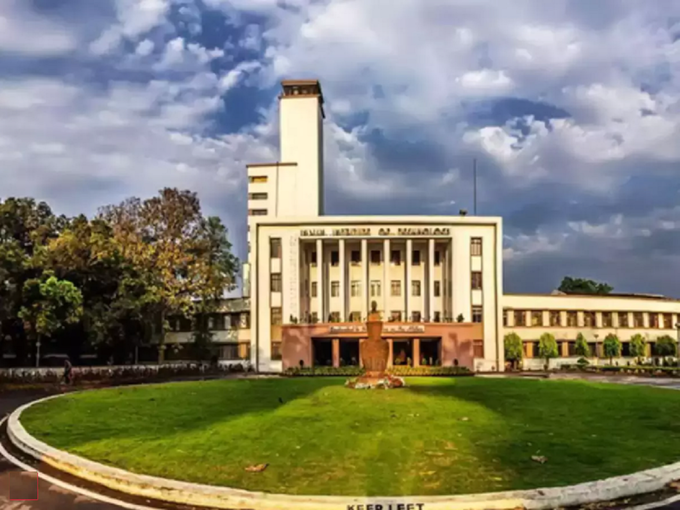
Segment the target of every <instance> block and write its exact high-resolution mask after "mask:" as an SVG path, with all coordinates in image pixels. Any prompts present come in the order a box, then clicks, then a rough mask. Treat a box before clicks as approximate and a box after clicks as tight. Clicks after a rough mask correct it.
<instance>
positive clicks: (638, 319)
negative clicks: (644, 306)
mask: <svg viewBox="0 0 680 510" xmlns="http://www.w3.org/2000/svg"><path fill="white" fill-rule="evenodd" d="M633 327H635V328H644V327H645V320H644V317H643V316H642V312H633Z"/></svg>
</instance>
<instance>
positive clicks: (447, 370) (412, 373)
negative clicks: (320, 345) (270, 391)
mask: <svg viewBox="0 0 680 510" xmlns="http://www.w3.org/2000/svg"><path fill="white" fill-rule="evenodd" d="M387 373H389V374H391V375H396V376H399V377H419V376H426V377H436V376H446V377H451V376H459V375H472V372H470V370H469V369H468V368H467V367H460V366H459V367H439V366H436V367H429V366H428V367H409V366H395V367H392V368H389V369H388V370H387ZM285 374H286V375H289V376H293V377H311V376H317V377H318V376H343V377H357V376H360V375H363V374H364V369H363V368H361V367H317V368H314V367H306V368H299V367H293V368H289V369H288V370H286V372H285Z"/></svg>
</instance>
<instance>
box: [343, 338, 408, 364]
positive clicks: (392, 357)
mask: <svg viewBox="0 0 680 510" xmlns="http://www.w3.org/2000/svg"><path fill="white" fill-rule="evenodd" d="M411 341H412V342H413V353H412V355H413V359H412V362H413V366H414V367H419V366H420V338H413V339H412V340H411ZM332 342H333V366H334V367H335V368H338V367H339V366H340V339H339V338H334V339H333V340H332ZM363 343H364V341H363V340H359V366H362V367H363V366H364V364H363V363H362V362H361V346H362V344H363ZM387 343H388V345H389V346H390V354H389V357H388V359H387V367H388V368H390V367H392V360H393V359H394V350H393V349H394V341H393V340H392V339H391V338H388V339H387Z"/></svg>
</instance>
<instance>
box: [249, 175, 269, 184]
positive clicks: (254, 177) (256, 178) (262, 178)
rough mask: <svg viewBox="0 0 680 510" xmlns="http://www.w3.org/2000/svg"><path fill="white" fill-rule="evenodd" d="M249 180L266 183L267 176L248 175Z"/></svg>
mask: <svg viewBox="0 0 680 510" xmlns="http://www.w3.org/2000/svg"><path fill="white" fill-rule="evenodd" d="M248 182H252V183H264V182H267V176H266V175H250V176H248Z"/></svg>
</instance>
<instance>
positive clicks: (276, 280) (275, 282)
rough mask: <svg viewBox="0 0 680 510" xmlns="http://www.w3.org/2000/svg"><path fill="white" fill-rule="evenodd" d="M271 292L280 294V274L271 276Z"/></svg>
mask: <svg viewBox="0 0 680 510" xmlns="http://www.w3.org/2000/svg"><path fill="white" fill-rule="evenodd" d="M271 291H272V292H281V273H274V274H272V275H271Z"/></svg>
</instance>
